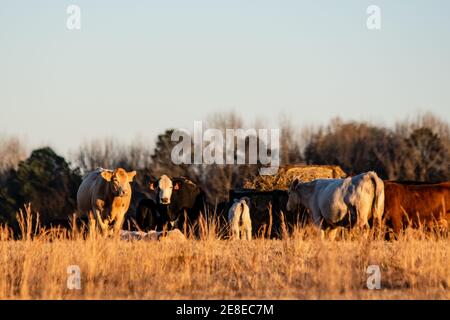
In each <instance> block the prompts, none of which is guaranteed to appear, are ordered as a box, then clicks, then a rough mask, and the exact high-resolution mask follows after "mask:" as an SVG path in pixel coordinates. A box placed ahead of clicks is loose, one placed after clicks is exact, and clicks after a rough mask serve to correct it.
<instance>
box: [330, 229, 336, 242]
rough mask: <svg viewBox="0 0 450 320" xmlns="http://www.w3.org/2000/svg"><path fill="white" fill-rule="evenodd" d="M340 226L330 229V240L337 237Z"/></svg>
mask: <svg viewBox="0 0 450 320" xmlns="http://www.w3.org/2000/svg"><path fill="white" fill-rule="evenodd" d="M337 231H338V228H333V229H329V231H328V239H329V240H330V241H334V240H335V239H336V234H337Z"/></svg>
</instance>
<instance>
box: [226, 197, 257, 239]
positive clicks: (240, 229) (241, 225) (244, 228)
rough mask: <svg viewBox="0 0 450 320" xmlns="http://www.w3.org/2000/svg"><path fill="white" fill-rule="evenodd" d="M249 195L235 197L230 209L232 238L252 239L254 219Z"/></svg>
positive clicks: (229, 220) (229, 221)
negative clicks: (251, 216) (251, 213)
mask: <svg viewBox="0 0 450 320" xmlns="http://www.w3.org/2000/svg"><path fill="white" fill-rule="evenodd" d="M248 202H249V199H248V198H247V197H244V198H241V199H239V200H238V199H235V200H234V203H233V205H232V206H231V208H230V210H229V211H228V223H229V224H230V233H231V238H233V239H241V238H242V239H247V240H251V239H252V221H251V219H250V208H249V206H248Z"/></svg>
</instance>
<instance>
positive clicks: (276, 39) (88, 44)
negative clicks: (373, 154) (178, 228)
mask: <svg viewBox="0 0 450 320" xmlns="http://www.w3.org/2000/svg"><path fill="white" fill-rule="evenodd" d="M144 2H145V3H144ZM70 4H77V5H79V6H80V7H81V30H80V31H69V30H67V28H66V19H67V17H68V15H67V14H66V8H67V6H68V5H70ZM370 4H376V5H378V6H380V7H381V10H382V29H381V30H379V31H369V30H367V28H366V19H367V14H366V9H367V7H368V6H369V5H370ZM229 109H230V110H236V111H238V112H239V113H240V114H241V115H243V117H244V118H245V119H248V120H249V121H250V122H252V121H253V120H254V119H255V118H262V119H267V120H268V122H269V124H270V126H272V127H275V126H276V124H277V119H278V117H279V115H280V114H281V113H285V114H289V115H290V117H291V119H292V120H293V121H294V122H295V123H298V125H299V126H303V125H311V124H322V123H325V122H326V121H328V120H329V119H330V118H331V117H334V116H337V115H339V116H341V117H343V118H344V119H356V120H371V121H375V122H377V123H382V122H385V123H392V122H393V121H395V120H397V119H401V118H404V117H406V116H412V115H414V114H416V113H417V112H418V111H432V112H434V113H436V114H437V115H439V116H440V117H442V118H443V119H445V120H447V121H449V120H450V1H447V0H442V1H438V0H427V1H425V0H422V1H412V0H409V1H408V0H396V1H392V0H390V1H375V0H373V1H364V0H354V1H350V0H343V1H334V0H333V1H332V0H329V1H324V0H311V1H285V0H280V1H275V0H272V1H265V0H240V1H235V0H227V1H212V0H210V1H196V0H191V1H181V0H179V1H174V0H165V1H141V0H128V1H103V0H96V1H92V0H90V1H84V0H83V1H81V0H73V1H56V0H55V1H46V0H45V1H44V0H40V1H32V0H28V1H21V0H12V1H10V0H0V134H18V135H20V136H24V137H26V138H27V140H28V141H29V144H31V146H36V145H42V144H50V145H52V146H53V147H56V149H57V150H58V151H59V152H62V153H66V152H67V151H68V150H73V149H75V148H76V147H77V146H78V145H79V144H80V143H81V142H83V141H85V140H89V139H91V138H95V137H104V136H115V137H117V138H119V139H120V140H121V141H124V142H129V141H132V140H133V138H134V137H136V136H137V135H141V136H144V137H148V138H149V143H150V144H152V143H153V141H154V139H155V137H156V135H157V134H158V133H160V132H162V131H163V130H164V129H166V128H169V127H175V128H181V127H182V128H188V129H189V128H192V125H193V121H194V120H201V119H204V118H205V117H206V116H207V115H209V114H211V113H213V112H216V111H220V110H229Z"/></svg>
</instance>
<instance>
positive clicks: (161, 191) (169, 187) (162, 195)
mask: <svg viewBox="0 0 450 320" xmlns="http://www.w3.org/2000/svg"><path fill="white" fill-rule="evenodd" d="M155 184H156V187H155ZM150 189H151V190H155V191H156V192H157V199H158V202H159V203H160V204H170V198H171V197H172V191H173V189H174V186H173V183H172V180H171V179H170V178H169V177H168V176H166V175H162V176H161V178H159V180H158V181H157V182H156V183H154V182H152V183H150Z"/></svg>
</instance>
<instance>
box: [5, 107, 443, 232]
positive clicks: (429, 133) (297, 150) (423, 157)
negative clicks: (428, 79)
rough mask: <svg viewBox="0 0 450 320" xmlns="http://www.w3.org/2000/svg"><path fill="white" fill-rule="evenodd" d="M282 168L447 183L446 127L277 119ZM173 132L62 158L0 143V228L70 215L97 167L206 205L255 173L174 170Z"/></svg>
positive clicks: (96, 145)
mask: <svg viewBox="0 0 450 320" xmlns="http://www.w3.org/2000/svg"><path fill="white" fill-rule="evenodd" d="M207 123H208V126H209V127H213V128H217V129H223V130H225V129H226V128H243V127H244V121H243V119H242V118H241V117H239V116H238V115H237V114H236V113H233V112H230V113H223V114H215V115H213V116H211V117H209V118H208V121H207ZM280 129H281V136H280V157H281V164H284V165H285V164H294V163H306V164H333V165H339V166H341V167H342V168H343V169H344V171H346V172H347V173H348V174H357V173H360V172H365V171H369V170H374V171H375V172H377V174H378V175H379V176H380V177H381V178H382V179H389V180H419V181H429V182H439V181H448V180H450V127H449V124H448V123H447V122H445V121H442V120H441V119H439V118H438V117H436V116H434V115H433V114H423V115H420V116H418V117H417V118H415V119H413V120H404V121H400V122H397V123H396V124H395V125H394V126H392V127H388V126H382V125H376V124H372V123H369V122H361V121H343V120H341V119H339V118H336V119H333V120H331V121H330V122H329V123H328V124H326V125H323V126H316V127H309V128H298V127H296V126H295V125H294V124H293V123H292V122H291V121H290V120H289V118H287V117H285V118H283V119H282V120H281V121H280ZM172 131H173V130H172V129H168V130H166V131H165V132H163V133H161V134H160V135H158V137H157V138H156V144H155V146H154V148H152V149H150V148H149V147H148V145H150V143H148V142H147V143H146V142H145V141H134V142H132V143H131V144H128V145H127V144H121V143H119V142H117V141H116V140H114V139H112V138H110V139H97V140H92V141H90V142H87V143H84V144H82V145H81V146H80V147H79V149H78V150H76V151H75V152H73V153H72V154H71V155H70V157H69V159H65V158H64V157H62V156H60V155H58V154H56V153H55V151H54V150H52V149H51V148H49V147H43V148H39V149H36V150H33V151H32V152H31V153H30V154H29V156H28V155H27V152H26V147H25V146H24V144H23V143H22V142H21V141H20V139H17V138H15V137H0V223H9V224H14V222H15V215H16V212H17V211H18V210H19V209H20V208H22V207H23V205H24V204H27V203H31V204H32V207H33V210H35V211H36V212H39V214H40V218H41V220H42V221H43V223H49V222H51V221H52V220H53V219H61V218H65V217H68V216H70V215H71V214H72V213H74V212H75V210H76V192H77V189H78V186H79V184H80V183H81V179H82V176H83V174H85V173H86V172H89V171H91V170H94V169H96V168H97V167H104V168H116V167H122V168H124V169H126V170H132V169H133V170H137V171H138V176H137V179H136V181H135V182H134V184H133V189H134V190H135V191H140V192H142V191H145V190H146V189H147V185H148V182H149V181H150V180H152V179H154V178H156V177H159V176H160V175H161V174H169V175H171V176H186V177H188V178H190V179H192V180H193V181H195V182H197V183H198V184H199V185H200V186H201V187H202V188H203V190H205V192H206V194H207V197H208V199H209V201H210V202H211V203H218V202H220V201H223V200H225V199H226V198H227V196H228V190H230V189H233V188H236V187H237V186H239V185H240V184H241V183H242V181H243V180H244V179H245V178H247V177H250V176H252V175H256V174H257V172H258V168H259V165H226V164H225V165H194V164H192V165H174V164H173V163H172V162H171V150H172V148H173V146H174V145H175V144H176V143H177V142H173V141H171V133H172Z"/></svg>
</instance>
